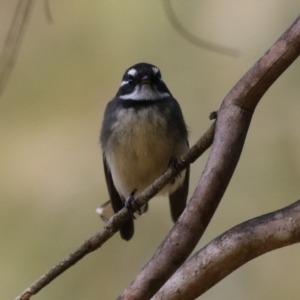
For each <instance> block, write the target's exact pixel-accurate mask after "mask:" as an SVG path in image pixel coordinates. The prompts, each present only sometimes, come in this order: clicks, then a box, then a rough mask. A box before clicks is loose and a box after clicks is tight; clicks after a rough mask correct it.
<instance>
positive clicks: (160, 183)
mask: <svg viewBox="0 0 300 300" xmlns="http://www.w3.org/2000/svg"><path fill="white" fill-rule="evenodd" d="M214 132H215V123H213V124H212V125H211V126H210V128H209V129H208V130H207V131H206V132H205V133H204V135H203V136H202V137H201V138H200V139H199V140H198V141H197V143H196V144H195V145H194V146H193V147H192V148H191V149H190V150H189V151H188V152H187V153H186V154H185V155H183V156H182V157H181V158H180V160H179V161H178V168H177V169H176V170H175V169H174V168H172V167H170V168H168V170H167V171H166V172H165V173H164V174H163V175H162V176H161V177H159V178H158V179H157V180H155V182H154V183H153V184H152V185H150V186H149V187H148V188H147V189H146V190H145V191H144V192H143V193H141V194H140V195H139V196H138V197H136V199H135V201H134V203H133V207H134V208H135V209H137V208H140V207H142V206H143V205H144V204H146V202H147V201H149V199H151V198H153V197H154V196H155V195H156V194H157V193H158V192H159V191H160V190H161V189H162V188H163V187H164V186H165V185H167V184H168V183H169V182H170V180H171V179H172V178H174V177H175V176H176V175H177V174H179V173H180V172H181V171H182V170H184V169H185V168H186V167H187V166H188V165H189V164H190V163H193V162H194V161H195V160H196V159H197V158H198V157H199V156H201V154H203V153H204V152H205V151H206V150H207V149H208V148H209V147H210V146H211V144H212V141H213V136H214ZM130 217H131V216H130V214H129V213H128V211H127V209H125V208H124V209H122V210H121V211H119V212H118V213H117V214H115V215H114V216H113V217H111V218H110V219H109V220H108V221H107V223H106V224H105V227H104V228H103V230H101V231H100V232H98V233H96V234H94V235H93V236H91V237H90V238H89V239H87V240H86V241H84V242H83V243H82V244H81V245H80V246H79V247H78V248H77V249H76V250H75V251H74V252H73V253H71V254H70V255H69V256H68V257H66V258H65V259H63V260H62V261H61V262H59V263H58V264H57V265H56V266H54V267H53V268H52V269H51V270H49V271H48V272H47V273H46V274H44V275H43V276H41V277H40V278H39V279H38V280H37V281H36V282H34V283H33V284H32V285H30V287H28V288H27V289H26V290H25V291H24V292H23V293H22V294H21V295H20V296H18V297H17V298H16V300H28V299H30V297H31V296H32V295H35V294H36V293H37V292H39V291H40V290H41V289H42V288H43V287H45V286H46V285H47V284H49V283H50V282H51V281H52V280H54V279H55V278H56V277H58V276H59V275H60V274H62V273H63V272H64V271H66V270H67V269H69V268H70V267H71V266H73V265H74V264H75V263H77V262H78V261H79V260H80V259H82V258H83V257H84V256H85V255H87V254H88V253H90V252H92V251H95V250H96V249H98V248H99V247H101V246H102V245H103V244H104V243H105V242H106V241H107V240H108V239H109V238H111V237H112V236H113V235H114V234H115V233H116V232H117V231H118V230H119V229H120V227H121V224H122V223H123V222H124V221H125V220H126V219H128V218H130Z"/></svg>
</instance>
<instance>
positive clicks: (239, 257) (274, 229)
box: [152, 200, 300, 300]
mask: <svg viewBox="0 0 300 300" xmlns="http://www.w3.org/2000/svg"><path fill="white" fill-rule="evenodd" d="M299 242H300V200H298V201H297V202H295V203H293V204H292V205H289V206H287V207H285V208H283V209H280V210H277V211H275V212H272V213H269V214H266V215H263V216H260V217H257V218H254V219H251V220H249V221H246V222H244V223H241V224H239V225H237V226H235V227H233V228H232V229H230V230H228V231H227V232H225V233H223V234H222V235H220V236H219V237H217V238H216V239H215V240H213V241H212V242H210V243H209V244H208V245H206V246H205V247H204V248H203V249H201V250H200V251H198V252H197V253H196V254H195V255H193V256H192V257H191V258H190V259H189V260H187V261H186V262H185V263H184V264H183V265H182V266H181V267H180V268H179V269H178V270H177V272H176V273H175V274H174V275H173V276H172V277H171V278H170V279H169V280H168V281H167V283H166V284H165V285H164V286H163V287H162V288H161V289H160V291H159V292H158V293H157V294H156V295H155V296H154V297H153V298H152V300H171V299H172V300H181V299H185V300H193V299H196V298H197V297H199V296H200V295H202V294H203V293H204V292H206V291H207V290H208V289H210V288H211V287H212V286H214V285H215V284H216V283H218V282H219V281H221V280H222V279H223V278H224V277H226V276H227V275H229V274H230V273H231V272H233V271H234V270H236V269H237V268H239V267H240V266H242V265H244V264H245V263H247V262H248V261H250V260H252V259H253V258H255V257H258V256H260V255H262V254H264V253H267V252H270V251H272V250H275V249H278V248H281V247H285V246H288V245H292V244H295V243H299Z"/></svg>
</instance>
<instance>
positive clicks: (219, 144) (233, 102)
mask: <svg viewBox="0 0 300 300" xmlns="http://www.w3.org/2000/svg"><path fill="white" fill-rule="evenodd" d="M299 54H300V18H299V17H298V18H297V19H296V21H295V22H294V24H292V26H291V27H290V28H289V29H288V30H287V31H286V32H285V33H284V34H283V35H282V36H281V38H280V39H279V40H278V41H277V42H276V43H275V44H274V45H273V46H272V47H271V48H270V49H269V50H268V51H267V52H266V54H265V55H264V56H263V57H262V58H261V59H260V60H259V61H258V62H257V63H256V64H255V65H254V66H253V67H252V68H251V69H250V70H249V71H248V72H247V73H246V74H245V75H244V76H243V78H242V79H241V80H240V81H239V82H238V83H237V84H236V85H235V86H234V87H233V89H232V90H231V91H230V93H229V94H228V95H227V96H226V98H225V99H224V101H223V102H222V104H221V108H220V110H219V111H218V118H217V122H216V133H215V136H214V142H213V146H212V150H211V153H210V156H209V158H208V161H207V164H206V167H205V170H204V172H203V174H202V176H201V178H200V181H199V183H198V185H197V188H196V190H195V192H194V194H193V196H192V199H191V200H190V202H189V204H188V206H187V208H186V209H185V211H184V212H183V214H182V215H181V217H180V218H179V220H178V221H177V223H176V224H175V226H174V227H173V229H172V230H171V231H170V233H169V234H168V236H167V237H166V238H165V240H164V241H163V243H162V244H161V246H160V247H159V248H158V250H157V251H156V253H155V254H154V256H153V258H152V259H151V260H150V261H149V262H148V264H147V265H146V266H145V267H144V268H143V270H142V271H141V272H140V274H139V275H138V276H137V278H136V279H135V281H134V282H133V283H132V284H131V285H130V286H129V287H128V288H127V289H126V290H125V291H124V293H123V294H122V295H121V296H119V298H118V299H119V300H120V299H126V300H129V299H130V300H134V299H135V300H138V299H143V300H147V299H150V298H151V297H152V296H153V295H154V294H155V293H156V292H157V291H158V290H159V289H160V288H161V286H162V285H163V284H164V283H165V282H166V281H167V280H168V279H169V278H170V276H171V275H172V274H173V273H174V272H175V271H176V270H177V269H178V267H179V266H180V265H181V264H182V263H183V262H184V261H185V260H186V258H187V257H188V256H189V255H190V253H191V252H192V250H193V249H194V248H195V246H196V245H197V243H198V241H199V239H200V238H201V236H202V235H203V233H204V231H205V229H206V227H207V226H208V224H209V222H210V220H211V218H212V216H213V214H214V212H215V211H216V209H217V207H218V205H219V203H220V201H221V199H222V197H223V194H224V192H225V190H226V188H227V186H228V184H229V182H230V179H231V176H232V174H233V172H234V170H235V167H236V165H237V163H238V160H239V157H240V154H241V151H242V148H243V145H244V141H245V138H246V134H247V131H248V128H249V125H250V122H251V118H252V115H253V113H254V110H255V107H256V105H257V104H258V102H259V101H260V99H261V97H262V96H263V95H264V93H265V92H266V91H267V90H268V88H269V87H270V86H271V85H272V84H273V83H274V82H275V80H276V79H277V78H278V77H279V76H280V75H281V74H282V73H283V72H284V71H285V70H286V69H287V68H288V67H289V66H290V65H291V64H292V62H293V61H294V60H295V59H296V58H297V57H298V56H299Z"/></svg>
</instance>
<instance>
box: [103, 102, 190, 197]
mask: <svg viewBox="0 0 300 300" xmlns="http://www.w3.org/2000/svg"><path fill="white" fill-rule="evenodd" d="M115 113H116V114H117V118H116V119H115V122H114V123H113V124H112V127H111V136H110V138H109V140H108V143H107V146H108V147H107V149H106V152H105V157H106V160H107V163H108V166H109V169H110V170H111V173H112V177H113V181H114V184H115V186H116V188H117V190H118V191H119V193H121V194H122V195H123V196H124V197H127V196H128V195H129V194H130V193H131V192H132V190H133V189H138V192H137V193H140V192H142V191H143V190H144V189H145V188H146V187H147V186H148V185H150V184H151V183H152V182H153V181H154V180H155V179H157V178H158V177H159V176H160V175H161V174H162V173H163V172H164V171H165V170H166V169H167V166H168V161H169V159H170V157H171V156H175V157H179V156H181V155H182V154H183V153H184V152H185V151H186V150H187V145H186V144H185V143H178V142H177V141H173V140H172V136H173V135H170V134H169V133H168V127H167V123H166V119H165V118H164V117H163V116H162V115H161V114H159V113H157V112H155V111H153V109H140V110H134V108H122V109H119V110H117V111H116V112H115ZM174 145H175V147H174ZM183 175H184V173H183ZM182 177H183V178H184V176H182ZM183 178H182V179H181V180H179V181H178V184H181V182H182V180H183ZM137 184H138V185H139V186H136V185H137ZM176 186H177V184H175V185H174V186H173V188H175V189H176ZM173 188H172V190H173ZM169 189H170V188H169Z"/></svg>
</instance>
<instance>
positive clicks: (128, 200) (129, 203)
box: [125, 189, 141, 219]
mask: <svg viewBox="0 0 300 300" xmlns="http://www.w3.org/2000/svg"><path fill="white" fill-rule="evenodd" d="M136 191H137V189H134V190H133V191H132V192H131V194H130V195H129V196H128V197H127V198H126V200H125V207H126V209H127V210H128V212H129V213H130V215H131V216H132V217H133V218H134V219H136V218H135V216H134V212H133V207H132V202H133V201H134V195H135V193H136ZM137 213H138V214H139V215H140V214H141V211H140V210H137Z"/></svg>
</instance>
